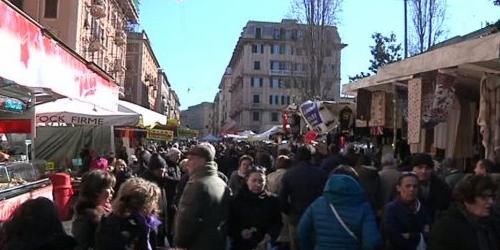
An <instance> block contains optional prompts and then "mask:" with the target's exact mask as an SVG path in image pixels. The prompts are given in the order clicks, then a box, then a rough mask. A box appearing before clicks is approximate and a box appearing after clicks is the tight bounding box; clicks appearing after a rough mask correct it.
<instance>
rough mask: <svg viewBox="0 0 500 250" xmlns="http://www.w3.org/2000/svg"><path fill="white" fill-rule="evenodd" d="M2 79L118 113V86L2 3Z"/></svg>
mask: <svg viewBox="0 0 500 250" xmlns="http://www.w3.org/2000/svg"><path fill="white" fill-rule="evenodd" d="M0 17H1V18H0V55H2V59H1V60H0V76H1V77H3V78H6V79H8V80H12V81H14V82H16V83H18V84H20V85H23V86H27V87H35V88H48V89H51V90H52V91H54V92H56V93H58V94H61V95H64V96H67V97H70V98H75V99H79V100H81V101H86V102H89V103H93V104H96V105H99V106H101V107H104V108H108V109H111V110H116V108H117V100H118V92H119V90H118V86H117V85H116V84H115V83H114V82H112V81H109V80H107V79H106V78H104V77H102V76H101V75H99V74H97V73H96V72H94V71H93V70H92V69H90V68H89V66H88V65H87V62H85V61H83V60H81V59H79V58H78V57H77V56H76V54H74V53H71V52H70V51H69V50H67V49H66V48H64V47H63V46H62V45H60V44H58V43H57V42H56V41H55V40H54V39H52V38H50V37H48V36H46V35H44V34H43V32H42V30H41V29H40V27H38V26H37V25H35V24H34V23H32V22H31V21H30V20H28V19H26V18H25V17H24V16H23V15H21V14H20V13H18V12H17V11H15V10H14V9H12V8H11V7H10V6H8V5H7V4H6V3H5V2H3V1H0Z"/></svg>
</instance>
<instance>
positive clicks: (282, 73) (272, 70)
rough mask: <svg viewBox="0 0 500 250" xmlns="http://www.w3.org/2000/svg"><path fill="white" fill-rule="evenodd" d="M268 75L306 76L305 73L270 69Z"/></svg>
mask: <svg viewBox="0 0 500 250" xmlns="http://www.w3.org/2000/svg"><path fill="white" fill-rule="evenodd" d="M269 75H272V76H306V75H307V72H305V71H293V70H289V69H270V70H269Z"/></svg>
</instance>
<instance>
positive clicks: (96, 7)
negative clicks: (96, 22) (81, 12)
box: [90, 1, 106, 19]
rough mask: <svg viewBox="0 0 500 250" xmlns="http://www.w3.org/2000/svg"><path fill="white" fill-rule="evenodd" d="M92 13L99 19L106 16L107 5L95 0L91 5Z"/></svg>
mask: <svg viewBox="0 0 500 250" xmlns="http://www.w3.org/2000/svg"><path fill="white" fill-rule="evenodd" d="M90 14H91V15H92V16H93V17H95V18H97V19H99V18H103V17H106V5H105V4H104V2H102V1H95V2H94V3H92V5H91V6H90Z"/></svg>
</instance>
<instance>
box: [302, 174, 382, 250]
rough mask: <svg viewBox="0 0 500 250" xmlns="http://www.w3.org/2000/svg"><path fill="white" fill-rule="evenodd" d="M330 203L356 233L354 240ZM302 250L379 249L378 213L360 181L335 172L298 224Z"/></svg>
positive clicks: (380, 240)
mask: <svg viewBox="0 0 500 250" xmlns="http://www.w3.org/2000/svg"><path fill="white" fill-rule="evenodd" d="M330 204H333V205H334V206H335V209H336V210H337V212H338V214H339V216H340V217H341V218H342V220H343V221H344V223H345V224H346V225H347V227H349V229H350V230H351V231H352V232H353V233H354V234H355V235H356V237H357V238H358V240H356V239H354V238H353V237H352V236H351V235H350V234H349V233H348V232H347V231H346V230H345V229H344V228H343V227H342V225H341V224H340V223H339V221H338V220H337V218H336V217H335V215H334V213H333V211H332V209H331V208H330V206H329V205H330ZM299 239H300V247H301V249H302V250H312V249H314V250H323V249H325V250H327V249H335V250H350V249H352V250H358V249H363V250H365V249H376V248H377V247H379V246H380V245H381V243H382V237H381V236H380V232H379V230H378V228H377V223H376V221H375V215H374V212H373V209H372V207H371V205H370V203H369V202H368V201H367V200H366V196H365V194H364V192H363V189H362V188H361V186H360V185H359V183H358V182H357V181H356V180H354V179H353V178H352V177H350V176H346V175H333V176H332V177H331V178H330V179H329V181H328V182H327V184H326V185H325V188H324V192H323V195H322V196H321V197H319V198H318V199H316V200H315V201H314V202H313V203H312V204H311V206H310V207H309V208H308V209H307V210H306V212H305V213H304V215H303V216H302V219H301V221H300V224H299Z"/></svg>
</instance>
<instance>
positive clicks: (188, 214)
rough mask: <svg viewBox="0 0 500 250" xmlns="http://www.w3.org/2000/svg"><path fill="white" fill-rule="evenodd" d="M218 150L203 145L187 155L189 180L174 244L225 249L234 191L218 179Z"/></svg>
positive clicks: (185, 247) (185, 189)
mask: <svg viewBox="0 0 500 250" xmlns="http://www.w3.org/2000/svg"><path fill="white" fill-rule="evenodd" d="M215 153H216V151H215V148H214V146H212V145H211V144H209V143H200V144H198V145H196V146H194V147H193V148H191V149H190V150H189V151H188V152H187V153H186V155H187V159H188V161H187V163H186V169H187V171H188V173H189V181H188V183H187V184H186V187H185V188H184V191H183V193H182V196H181V198H180V202H179V209H178V210H177V215H176V220H175V227H174V244H175V247H177V248H181V249H182V248H184V249H190V250H198V249H200V250H201V249H203V250H205V249H224V248H225V246H226V237H227V235H226V234H225V225H226V221H227V218H228V214H229V199H230V194H231V191H230V190H229V188H228V187H227V185H226V183H225V182H224V181H223V180H222V179H221V178H219V176H218V171H217V164H216V163H215V162H214V159H215Z"/></svg>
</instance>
